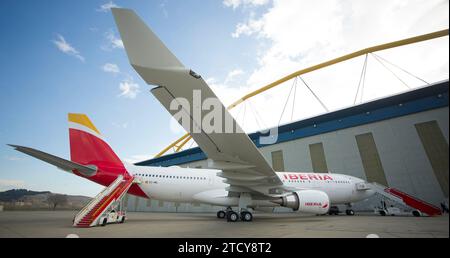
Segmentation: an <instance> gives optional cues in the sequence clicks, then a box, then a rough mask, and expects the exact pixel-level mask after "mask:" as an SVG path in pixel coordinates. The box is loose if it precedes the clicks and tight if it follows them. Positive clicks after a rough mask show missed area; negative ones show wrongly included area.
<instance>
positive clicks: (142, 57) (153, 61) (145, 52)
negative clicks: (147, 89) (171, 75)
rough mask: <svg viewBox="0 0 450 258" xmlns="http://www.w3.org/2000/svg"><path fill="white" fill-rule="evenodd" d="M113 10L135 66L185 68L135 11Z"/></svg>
mask: <svg viewBox="0 0 450 258" xmlns="http://www.w3.org/2000/svg"><path fill="white" fill-rule="evenodd" d="M111 10H112V13H113V15H114V19H115V21H116V24H117V27H118V28H119V32H120V36H121V38H122V41H123V43H124V46H125V50H126V52H127V54H128V59H129V60H130V63H131V64H132V65H133V66H140V67H146V68H154V69H174V68H183V67H184V66H183V64H182V63H181V62H180V61H179V60H178V59H177V58H176V57H175V55H173V54H172V52H170V50H169V49H168V48H167V47H166V46H165V45H164V44H163V43H162V42H161V40H160V39H159V38H158V37H157V36H156V35H155V34H154V33H153V31H152V30H151V29H150V28H148V27H147V25H145V23H144V22H143V21H142V20H141V19H140V18H139V17H138V16H137V15H136V13H135V12H134V11H132V10H129V9H122V8H111Z"/></svg>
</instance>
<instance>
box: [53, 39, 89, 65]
mask: <svg viewBox="0 0 450 258" xmlns="http://www.w3.org/2000/svg"><path fill="white" fill-rule="evenodd" d="M56 37H57V39H56V40H53V43H54V44H55V46H56V47H57V48H58V49H59V50H60V51H61V52H63V53H65V54H67V55H69V56H73V57H76V58H78V59H80V60H81V61H82V62H84V61H85V59H84V57H83V56H82V55H81V54H80V52H79V51H78V50H76V49H75V48H74V47H72V46H71V45H70V44H69V43H68V42H67V41H66V40H65V39H64V37H63V36H61V35H60V34H58V35H56Z"/></svg>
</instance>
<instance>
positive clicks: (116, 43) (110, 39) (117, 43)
mask: <svg viewBox="0 0 450 258" xmlns="http://www.w3.org/2000/svg"><path fill="white" fill-rule="evenodd" d="M105 38H106V40H107V43H106V44H105V45H103V46H102V47H101V49H102V50H104V51H111V50H114V49H117V48H118V49H123V48H124V45H123V41H122V40H121V39H120V38H118V37H116V34H115V33H114V32H113V30H109V31H107V32H106V33H105Z"/></svg>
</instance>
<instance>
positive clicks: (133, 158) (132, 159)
mask: <svg viewBox="0 0 450 258" xmlns="http://www.w3.org/2000/svg"><path fill="white" fill-rule="evenodd" d="M154 156H155V155H150V154H139V155H133V156H131V157H129V158H125V159H124V160H125V162H127V163H130V164H134V163H138V162H140V161H144V160H148V159H150V158H153V157H154Z"/></svg>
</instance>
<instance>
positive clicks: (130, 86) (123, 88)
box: [119, 79, 140, 99]
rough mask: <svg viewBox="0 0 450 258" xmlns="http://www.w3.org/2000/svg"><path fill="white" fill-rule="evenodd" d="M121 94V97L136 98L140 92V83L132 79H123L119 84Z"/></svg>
mask: <svg viewBox="0 0 450 258" xmlns="http://www.w3.org/2000/svg"><path fill="white" fill-rule="evenodd" d="M119 89H120V92H121V93H120V94H119V97H124V98H128V99H135V98H136V97H137V94H138V93H139V92H140V87H139V84H137V83H135V82H134V81H133V80H132V79H126V80H123V81H122V82H121V83H120V84H119Z"/></svg>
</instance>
